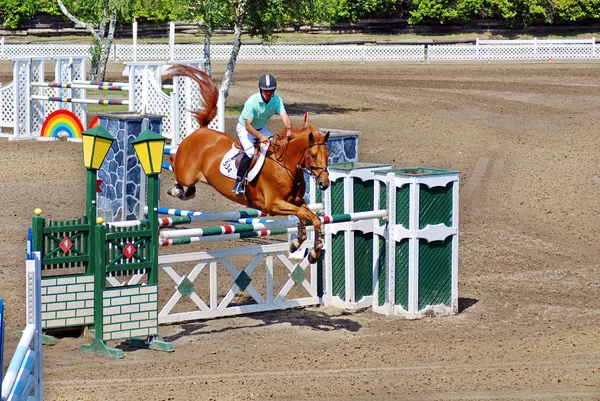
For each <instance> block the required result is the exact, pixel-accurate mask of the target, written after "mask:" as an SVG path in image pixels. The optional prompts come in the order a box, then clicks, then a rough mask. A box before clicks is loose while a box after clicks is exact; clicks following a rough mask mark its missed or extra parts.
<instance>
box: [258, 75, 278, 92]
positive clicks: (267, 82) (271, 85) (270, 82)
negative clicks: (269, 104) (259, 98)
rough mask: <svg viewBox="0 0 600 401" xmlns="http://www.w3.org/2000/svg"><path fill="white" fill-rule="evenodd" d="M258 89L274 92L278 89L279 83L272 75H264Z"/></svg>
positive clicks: (259, 81)
mask: <svg viewBox="0 0 600 401" xmlns="http://www.w3.org/2000/svg"><path fill="white" fill-rule="evenodd" d="M258 88H259V89H262V90H265V91H274V90H275V89H277V81H276V80H275V77H274V76H273V75H270V74H266V75H263V76H262V77H260V79H259V80H258Z"/></svg>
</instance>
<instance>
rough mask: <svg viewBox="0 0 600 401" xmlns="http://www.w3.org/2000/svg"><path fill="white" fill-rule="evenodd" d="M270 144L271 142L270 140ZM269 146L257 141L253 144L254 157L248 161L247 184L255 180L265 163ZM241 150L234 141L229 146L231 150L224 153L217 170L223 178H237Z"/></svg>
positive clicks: (238, 142)
mask: <svg viewBox="0 0 600 401" xmlns="http://www.w3.org/2000/svg"><path fill="white" fill-rule="evenodd" d="M271 142H272V140H271ZM271 142H270V143H269V144H264V143H260V142H258V140H257V141H256V142H255V143H254V156H252V160H251V161H250V167H248V174H247V176H246V179H247V181H248V182H251V181H252V180H254V178H256V176H257V175H258V173H259V172H260V170H261V169H262V166H263V164H264V162H265V155H266V154H267V150H268V149H269V146H270V145H271ZM242 155H243V150H242V146H241V145H240V140H239V139H236V140H235V141H234V142H233V145H231V149H230V150H229V151H228V152H227V153H225V156H223V160H221V164H220V166H219V169H220V171H221V173H222V174H223V175H224V176H225V177H229V178H233V179H235V178H236V177H237V170H238V166H239V165H240V160H241V159H242Z"/></svg>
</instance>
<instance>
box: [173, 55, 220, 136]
mask: <svg viewBox="0 0 600 401" xmlns="http://www.w3.org/2000/svg"><path fill="white" fill-rule="evenodd" d="M173 77H188V78H191V79H193V80H194V81H196V83H197V84H198V85H199V86H200V93H201V94H202V105H201V106H200V108H199V109H197V110H194V111H192V115H193V116H194V118H195V119H196V121H198V124H200V128H206V127H208V123H210V122H211V121H212V119H213V118H215V116H216V115H217V101H218V100H219V88H218V87H217V85H216V84H215V82H214V81H213V80H212V78H211V77H209V76H208V74H206V73H205V72H203V71H201V70H199V69H197V68H195V67H192V66H189V65H183V64H171V66H170V68H169V69H168V70H167V73H166V74H164V75H163V79H169V78H173Z"/></svg>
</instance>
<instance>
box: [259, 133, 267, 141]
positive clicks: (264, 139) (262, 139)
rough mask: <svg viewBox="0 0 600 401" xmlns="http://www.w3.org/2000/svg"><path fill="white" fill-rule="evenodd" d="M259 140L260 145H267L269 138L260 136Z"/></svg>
mask: <svg viewBox="0 0 600 401" xmlns="http://www.w3.org/2000/svg"><path fill="white" fill-rule="evenodd" d="M259 140H260V142H261V143H269V137H268V136H266V135H261V136H260V138H259Z"/></svg>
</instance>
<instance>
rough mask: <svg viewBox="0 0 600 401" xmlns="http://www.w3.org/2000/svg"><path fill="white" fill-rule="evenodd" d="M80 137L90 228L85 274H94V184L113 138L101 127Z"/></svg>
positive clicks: (95, 204)
mask: <svg viewBox="0 0 600 401" xmlns="http://www.w3.org/2000/svg"><path fill="white" fill-rule="evenodd" d="M81 135H82V136H83V164H84V165H85V168H86V170H87V172H86V180H85V181H86V182H85V214H86V216H87V223H88V224H89V227H90V231H89V242H88V246H89V247H88V249H89V252H90V255H92V257H90V261H89V263H88V268H87V271H86V273H87V274H96V270H97V266H96V264H97V260H96V258H95V257H94V255H96V252H95V247H96V241H95V240H94V237H95V234H94V233H95V229H94V227H95V226H96V209H97V203H96V196H97V193H96V188H97V185H96V182H97V179H98V169H99V168H100V166H101V165H102V163H103V162H104V159H105V158H106V155H107V154H108V150H109V149H110V147H111V145H112V143H113V141H114V140H115V138H114V137H113V136H112V135H111V134H110V133H109V132H108V131H107V130H106V128H104V127H102V126H97V127H94V128H91V129H88V130H85V131H83V132H82V133H81Z"/></svg>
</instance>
